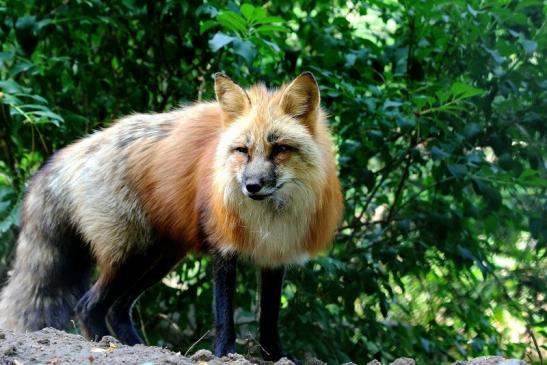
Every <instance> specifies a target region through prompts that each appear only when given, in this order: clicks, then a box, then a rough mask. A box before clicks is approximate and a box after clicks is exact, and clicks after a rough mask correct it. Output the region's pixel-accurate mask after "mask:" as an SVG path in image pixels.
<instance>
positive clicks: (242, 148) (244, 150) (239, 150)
mask: <svg viewBox="0 0 547 365" xmlns="http://www.w3.org/2000/svg"><path fill="white" fill-rule="evenodd" d="M234 151H236V152H239V153H243V154H247V153H248V152H249V149H248V148H247V147H243V146H242V147H236V148H234Z"/></svg>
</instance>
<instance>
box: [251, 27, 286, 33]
mask: <svg viewBox="0 0 547 365" xmlns="http://www.w3.org/2000/svg"><path fill="white" fill-rule="evenodd" d="M287 31H288V29H287V28H286V27H284V26H282V25H261V26H260V27H258V28H256V32H257V33H261V34H272V33H273V32H287Z"/></svg>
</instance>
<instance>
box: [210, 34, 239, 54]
mask: <svg viewBox="0 0 547 365" xmlns="http://www.w3.org/2000/svg"><path fill="white" fill-rule="evenodd" d="M234 39H235V38H234V37H230V36H228V35H226V34H224V33H221V32H218V33H216V34H215V35H214V36H213V38H212V39H211V40H210V41H209V48H210V49H211V51H213V52H217V51H218V50H219V49H221V48H222V47H224V46H225V45H227V44H229V43H231V42H233V41H234Z"/></svg>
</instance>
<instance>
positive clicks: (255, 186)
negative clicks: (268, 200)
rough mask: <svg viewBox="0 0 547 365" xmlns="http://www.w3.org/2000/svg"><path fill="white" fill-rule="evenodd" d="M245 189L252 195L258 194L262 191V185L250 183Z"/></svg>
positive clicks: (254, 182)
mask: <svg viewBox="0 0 547 365" xmlns="http://www.w3.org/2000/svg"><path fill="white" fill-rule="evenodd" d="M245 189H247V191H248V192H249V193H251V194H254V193H258V192H259V191H260V189H262V185H260V184H259V183H258V182H256V181H253V182H248V183H246V184H245Z"/></svg>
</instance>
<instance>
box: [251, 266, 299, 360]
mask: <svg viewBox="0 0 547 365" xmlns="http://www.w3.org/2000/svg"><path fill="white" fill-rule="evenodd" d="M284 278H285V267H284V266H282V267H280V268H275V269H262V270H261V271H260V315H259V317H260V319H259V331H260V345H261V350H262V356H263V357H264V359H265V360H272V361H277V360H279V359H280V358H282V357H287V358H288V359H289V360H291V361H292V362H294V363H295V364H297V365H299V364H300V361H299V360H298V359H297V358H296V357H294V356H292V355H288V354H286V353H284V352H283V348H282V346H281V339H280V338H279V329H278V322H279V307H280V305H281V290H282V289H283V280H284Z"/></svg>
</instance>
